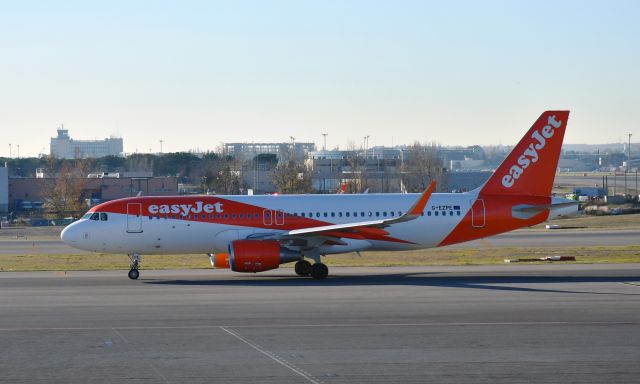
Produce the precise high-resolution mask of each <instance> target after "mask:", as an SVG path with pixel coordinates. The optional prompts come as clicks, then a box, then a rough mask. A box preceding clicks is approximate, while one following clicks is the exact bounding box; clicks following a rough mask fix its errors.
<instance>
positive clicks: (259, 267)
mask: <svg viewBox="0 0 640 384" xmlns="http://www.w3.org/2000/svg"><path fill="white" fill-rule="evenodd" d="M301 258H302V255H301V254H300V253H298V252H294V251H290V250H288V249H286V248H283V247H281V246H280V243H279V242H278V241H275V240H236V241H233V242H231V244H229V266H230V268H231V270H232V271H235V272H263V271H268V270H270V269H276V268H278V267H279V266H280V264H284V263H289V262H292V261H297V260H300V259H301Z"/></svg>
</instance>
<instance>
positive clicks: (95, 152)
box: [51, 127, 123, 159]
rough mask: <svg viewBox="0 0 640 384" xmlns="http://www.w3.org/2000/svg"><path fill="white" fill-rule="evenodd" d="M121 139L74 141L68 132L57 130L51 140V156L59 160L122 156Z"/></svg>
mask: <svg viewBox="0 0 640 384" xmlns="http://www.w3.org/2000/svg"><path fill="white" fill-rule="evenodd" d="M122 151H123V146H122V138H114V137H112V138H108V139H104V140H74V139H72V138H71V137H70V136H69V130H68V129H64V127H63V128H59V129H58V136H57V137H52V138H51V156H54V157H57V158H59V159H79V158H98V157H105V156H122Z"/></svg>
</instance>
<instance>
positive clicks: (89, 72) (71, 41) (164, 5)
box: [0, 0, 640, 156]
mask: <svg viewBox="0 0 640 384" xmlns="http://www.w3.org/2000/svg"><path fill="white" fill-rule="evenodd" d="M639 90H640V1H548V2H547V1H515V0H513V1H497V2H496V1H434V2H429V1H378V2H376V1H371V0H367V1H348V0H339V1H329V0H321V1H303V0H294V1H267V0H260V1H226V2H216V1H203V2H196V1H139V2H136V1H130V0H128V1H116V0H109V1H100V2H98V1H85V0H83V1H77V2H68V1H42V2H40V1H13V0H11V1H3V0H0V133H1V137H2V139H1V140H0V142H1V143H2V145H1V146H0V156H2V155H4V156H7V155H8V152H9V146H8V145H9V143H12V144H13V149H14V156H15V151H16V145H17V144H20V146H21V153H20V154H21V156H26V155H36V154H37V153H40V152H42V151H43V150H44V151H45V152H46V153H48V151H49V138H50V137H51V136H55V134H56V132H55V129H56V127H57V126H59V125H60V124H61V123H64V125H65V127H66V128H68V129H69V130H70V134H71V136H72V137H74V138H76V139H94V138H105V137H108V136H110V135H111V134H117V135H121V136H122V137H123V138H124V145H125V151H126V152H134V151H136V150H138V151H139V152H148V151H149V149H151V150H153V151H154V152H155V151H158V150H159V146H160V145H159V140H160V139H162V140H164V151H165V152H167V151H180V150H188V149H195V148H199V149H201V150H207V149H214V148H215V147H216V146H218V145H219V144H220V143H221V142H225V141H289V137H290V136H294V137H295V138H296V141H315V142H316V143H317V144H319V145H322V136H321V133H323V132H324V133H328V138H327V142H328V146H329V147H334V146H336V145H339V146H340V147H345V146H346V145H347V143H348V141H349V140H352V141H353V142H355V143H356V145H361V143H362V141H363V139H362V138H363V137H364V136H365V135H370V136H371V138H370V139H369V145H370V146H373V145H390V144H391V143H392V141H393V143H394V144H400V143H411V142H413V141H415V140H418V141H421V142H434V141H435V142H438V143H440V144H443V145H471V144H497V143H501V144H513V143H515V142H517V141H518V140H519V139H520V137H521V136H522V135H523V134H524V132H525V130H526V129H527V128H528V127H529V126H530V125H531V123H533V121H534V120H535V119H536V118H537V117H538V115H539V114H540V113H541V112H542V111H543V110H545V109H570V110H571V111H572V115H571V119H570V123H569V129H568V131H567V136H566V139H565V142H567V143H602V142H616V141H618V140H620V139H621V138H622V139H624V138H626V133H628V132H631V133H634V138H636V139H640V130H639V129H638V126H639V121H640V91H639ZM633 141H636V140H633Z"/></svg>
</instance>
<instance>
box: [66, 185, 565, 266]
mask: <svg viewBox="0 0 640 384" xmlns="http://www.w3.org/2000/svg"><path fill="white" fill-rule="evenodd" d="M419 196H420V195H419V194H364V195H281V196H219V197H218V196H216V198H218V199H219V201H221V202H222V203H219V204H220V205H219V206H218V207H217V208H220V209H217V210H216V209H215V208H214V209H209V212H204V211H202V209H200V212H199V213H197V214H191V215H190V216H189V218H188V219H184V218H183V217H181V216H180V215H179V214H159V213H158V214H149V212H145V211H142V213H141V214H140V215H133V214H127V213H126V212H121V213H118V212H109V211H108V210H107V211H106V220H91V219H88V218H83V219H81V220H79V221H77V222H75V223H73V224H71V225H70V226H68V227H67V228H66V229H65V231H64V233H63V240H64V241H65V242H67V243H69V244H70V245H72V246H74V247H77V248H80V249H84V250H89V251H94V252H105V253H127V254H176V253H181V254H188V253H221V252H227V249H228V246H229V244H230V242H232V241H235V240H240V239H247V238H256V237H264V236H265V235H272V234H277V233H282V232H285V231H287V230H290V229H292V228H294V229H299V228H305V227H312V226H316V225H318V223H325V224H343V223H354V222H364V221H369V220H379V219H388V218H394V217H399V216H401V215H403V214H404V213H406V211H407V209H409V208H410V207H411V205H412V204H413V202H414V201H415V200H416V198H418V197H419ZM202 198H207V197H205V196H203V197H202ZM476 198H477V194H475V193H473V192H471V193H458V194H433V195H432V196H431V198H430V199H429V201H428V203H427V205H426V207H425V209H424V212H423V214H422V215H421V216H420V217H418V218H416V219H415V220H412V221H408V222H403V223H398V224H394V225H393V226H390V227H388V228H386V231H387V232H388V236H387V237H385V238H383V239H377V238H365V239H358V238H351V239H349V238H347V239H343V242H344V244H339V245H336V244H333V245H326V244H325V245H322V246H320V247H319V251H320V253H321V254H334V253H343V252H353V251H362V250H380V251H381V250H408V249H419V248H429V247H436V246H438V245H441V243H442V242H443V240H444V239H445V238H446V237H447V236H448V235H449V234H450V233H452V231H454V229H456V227H460V226H464V223H463V218H465V217H467V218H469V217H470V221H469V223H468V224H469V228H468V230H470V231H474V230H481V229H482V228H484V226H485V224H486V223H487V220H488V218H487V217H485V209H484V204H483V205H482V209H478V208H477V207H478V206H477V205H476V206H474V209H473V214H471V212H470V210H471V207H472V204H473V203H474V202H475V201H476ZM143 199H144V198H143ZM153 199H155V200H154V201H153V205H152V207H154V208H153V209H152V210H151V212H154V213H156V212H157V208H156V207H158V206H160V207H161V206H162V205H163V202H164V201H165V200H164V199H163V198H161V197H155V198H153ZM195 199H197V197H195ZM134 200H135V198H134ZM168 200H169V199H167V201H168ZM231 203H240V206H247V207H252V210H251V212H253V213H251V212H249V211H248V210H247V212H246V213H245V211H244V210H243V209H238V208H237V207H236V208H233V209H229V207H230V206H231ZM167 205H169V203H167ZM194 205H195V204H194ZM194 209H195V208H194ZM256 209H257V210H256ZM92 211H93V212H95V213H99V212H102V211H101V209H100V206H98V207H96V208H95V209H93V210H92ZM256 212H257V213H256ZM560 213H562V214H564V213H569V212H559V214H560ZM88 215H89V214H88ZM224 215H227V216H226V218H225V216H224ZM247 217H250V219H247ZM468 220H469V219H468ZM483 236H484V235H483ZM483 236H478V237H483ZM389 239H391V240H389Z"/></svg>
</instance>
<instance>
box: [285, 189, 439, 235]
mask: <svg viewBox="0 0 640 384" xmlns="http://www.w3.org/2000/svg"><path fill="white" fill-rule="evenodd" d="M435 188H436V182H435V181H432V182H431V184H430V185H429V187H428V188H427V189H426V190H425V191H424V192H423V193H422V195H420V197H419V198H418V200H416V202H415V203H414V204H413V205H412V206H411V208H409V210H407V212H406V213H405V214H404V215H402V216H400V217H396V218H393V219H384V220H370V221H361V222H355V223H345V224H333V225H323V226H318V227H310V228H302V229H293V230H290V231H287V232H284V233H282V234H281V235H280V237H301V236H328V237H337V238H340V237H345V238H352V239H353V238H355V239H359V238H367V236H368V235H369V236H370V235H373V236H386V235H388V234H389V232H387V231H385V230H384V229H383V228H385V227H388V226H390V225H393V224H397V223H403V222H406V221H410V220H414V219H417V218H418V217H420V215H422V212H423V211H424V208H425V206H426V205H427V201H428V200H429V198H430V197H431V194H432V193H433V191H434V190H435Z"/></svg>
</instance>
